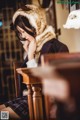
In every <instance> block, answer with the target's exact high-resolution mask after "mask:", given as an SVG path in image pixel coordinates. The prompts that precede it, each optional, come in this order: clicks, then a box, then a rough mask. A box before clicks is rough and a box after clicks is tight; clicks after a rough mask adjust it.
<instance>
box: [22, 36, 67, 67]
mask: <svg viewBox="0 0 80 120" xmlns="http://www.w3.org/2000/svg"><path fill="white" fill-rule="evenodd" d="M59 52H60V53H61V52H69V49H68V47H67V46H66V45H65V44H63V43H62V42H60V41H59V40H57V39H55V38H54V39H52V40H50V41H48V42H46V43H45V44H44V45H43V47H42V49H41V51H40V57H41V55H42V54H46V53H47V54H49V53H59ZM40 57H39V61H38V63H39V64H40ZM27 61H28V58H26V59H25V60H24V62H23V64H22V67H26V62H27Z"/></svg>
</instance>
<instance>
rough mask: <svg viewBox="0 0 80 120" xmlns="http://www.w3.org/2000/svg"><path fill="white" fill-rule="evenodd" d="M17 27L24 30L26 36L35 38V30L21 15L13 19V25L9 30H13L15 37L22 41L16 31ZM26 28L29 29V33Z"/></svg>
mask: <svg viewBox="0 0 80 120" xmlns="http://www.w3.org/2000/svg"><path fill="white" fill-rule="evenodd" d="M17 26H19V27H20V28H22V29H24V30H25V31H26V32H27V33H28V34H30V35H31V36H33V37H35V36H36V30H35V28H34V27H33V26H32V25H31V24H30V23H29V20H28V19H27V18H26V17H25V16H22V15H18V16H17V18H16V19H15V22H14V24H13V25H11V29H12V30H15V32H16V35H17V37H18V38H19V39H20V40H22V39H23V38H21V36H20V33H19V31H18V30H17ZM27 28H29V29H30V30H31V31H29V30H28V29H27Z"/></svg>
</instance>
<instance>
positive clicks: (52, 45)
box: [42, 38, 69, 52]
mask: <svg viewBox="0 0 80 120" xmlns="http://www.w3.org/2000/svg"><path fill="white" fill-rule="evenodd" d="M42 48H43V49H54V51H56V52H69V49H68V47H67V45H66V44H64V43H62V42H61V41H59V40H58V39H56V38H53V39H51V40H49V41H47V42H46V43H45V44H44V45H43V47H42Z"/></svg>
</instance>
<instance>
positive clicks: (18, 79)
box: [13, 61, 22, 97]
mask: <svg viewBox="0 0 80 120" xmlns="http://www.w3.org/2000/svg"><path fill="white" fill-rule="evenodd" d="M21 65H22V61H18V62H17V61H13V71H14V80H15V92H16V97H19V96H22V83H21V79H22V78H21V76H20V75H19V74H18V73H17V71H16V69H17V68H20V67H21Z"/></svg>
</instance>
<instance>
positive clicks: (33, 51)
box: [28, 39, 36, 60]
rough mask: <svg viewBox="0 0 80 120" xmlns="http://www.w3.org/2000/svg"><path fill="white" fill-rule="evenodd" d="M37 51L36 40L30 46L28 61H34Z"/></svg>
mask: <svg viewBox="0 0 80 120" xmlns="http://www.w3.org/2000/svg"><path fill="white" fill-rule="evenodd" d="M35 51H36V41H35V39H34V40H32V41H31V42H30V43H29V46H28V60H32V59H34V54H35Z"/></svg>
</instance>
